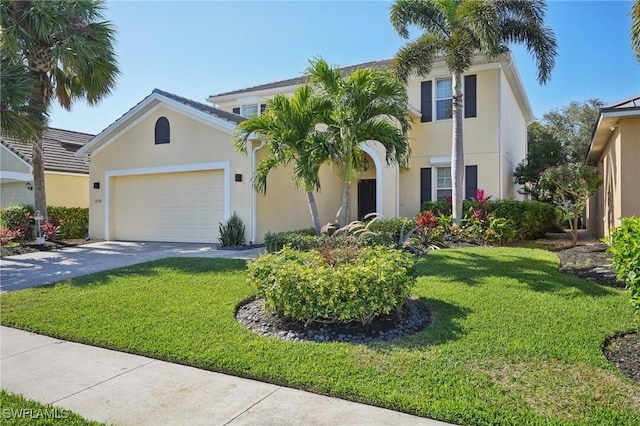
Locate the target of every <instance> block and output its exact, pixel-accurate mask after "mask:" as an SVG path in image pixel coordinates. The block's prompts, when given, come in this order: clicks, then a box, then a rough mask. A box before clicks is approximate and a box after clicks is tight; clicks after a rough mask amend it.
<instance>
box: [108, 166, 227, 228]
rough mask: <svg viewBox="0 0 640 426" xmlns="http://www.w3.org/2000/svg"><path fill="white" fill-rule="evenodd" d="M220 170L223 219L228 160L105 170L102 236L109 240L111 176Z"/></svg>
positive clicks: (225, 213) (225, 208) (225, 217)
mask: <svg viewBox="0 0 640 426" xmlns="http://www.w3.org/2000/svg"><path fill="white" fill-rule="evenodd" d="M215 170H222V171H223V172H224V219H225V220H227V219H228V218H229V217H230V216H231V164H230V163H229V161H220V162H215V163H196V164H177V165H171V166H161V167H141V168H138V169H119V170H107V171H106V172H105V174H104V194H105V195H104V198H105V200H104V236H105V239H106V240H107V241H110V240H111V233H110V219H111V217H110V214H109V211H110V208H109V203H110V200H109V196H110V183H111V178H112V177H117V176H135V175H148V174H158V173H181V172H200V171H215Z"/></svg>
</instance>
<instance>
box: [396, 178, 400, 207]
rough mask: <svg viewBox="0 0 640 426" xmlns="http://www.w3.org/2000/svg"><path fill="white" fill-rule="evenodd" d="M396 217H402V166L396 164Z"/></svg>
mask: <svg viewBox="0 0 640 426" xmlns="http://www.w3.org/2000/svg"><path fill="white" fill-rule="evenodd" d="M396 217H400V167H397V166H396Z"/></svg>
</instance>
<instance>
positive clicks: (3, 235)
mask: <svg viewBox="0 0 640 426" xmlns="http://www.w3.org/2000/svg"><path fill="white" fill-rule="evenodd" d="M17 238H18V233H17V232H16V231H12V230H11V229H8V228H2V229H0V244H1V245H3V246H5V245H7V244H9V243H10V242H12V241H13V240H15V239H17Z"/></svg>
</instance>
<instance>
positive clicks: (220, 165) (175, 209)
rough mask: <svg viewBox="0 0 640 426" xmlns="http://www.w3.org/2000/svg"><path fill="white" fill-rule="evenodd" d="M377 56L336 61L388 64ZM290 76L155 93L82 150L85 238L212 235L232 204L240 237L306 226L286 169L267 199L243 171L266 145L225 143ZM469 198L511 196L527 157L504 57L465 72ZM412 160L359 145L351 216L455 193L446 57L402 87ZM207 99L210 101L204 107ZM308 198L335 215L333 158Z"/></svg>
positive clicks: (516, 88)
mask: <svg viewBox="0 0 640 426" xmlns="http://www.w3.org/2000/svg"><path fill="white" fill-rule="evenodd" d="M389 65H390V61H389V60H385V61H375V62H369V63H366V64H360V65H356V66H354V67H348V68H344V69H343V71H344V72H348V71H350V70H351V69H355V68H357V67H367V66H373V67H383V68H386V67H389ZM303 81H304V79H303V78H302V77H300V78H293V79H288V80H283V81H279V82H274V83H269V84H264V85H261V86H255V87H251V88H248V89H242V90H236V91H232V92H226V93H221V94H217V95H213V96H210V97H209V98H208V99H207V100H208V101H209V103H210V104H211V105H205V104H201V103H198V102H195V101H192V100H189V99H185V98H182V97H180V96H177V95H174V94H171V93H167V92H164V91H162V90H158V89H156V90H154V91H153V92H152V93H151V94H150V95H149V96H147V97H146V98H145V99H144V100H142V101H141V102H140V103H139V104H138V105H136V106H134V107H133V108H132V109H131V110H129V111H128V112H127V113H125V114H124V115H123V116H122V117H121V118H119V119H118V120H116V122H114V123H113V124H112V125H110V126H109V127H108V128H106V129H105V130H104V131H102V132H101V133H100V134H99V135H97V136H96V137H95V138H94V139H93V140H92V141H91V142H89V143H88V144H87V145H85V146H84V147H83V148H81V149H80V150H79V151H78V153H77V155H79V156H86V157H88V158H89V160H90V163H91V174H90V180H91V190H90V235H91V237H92V238H98V239H107V240H112V239H116V240H155V241H184V242H216V241H217V236H218V222H222V221H223V220H224V219H225V218H227V217H228V216H229V215H230V214H231V213H232V212H234V211H235V212H237V213H238V215H239V216H240V217H241V218H242V219H243V221H244V223H245V225H246V235H245V239H246V241H247V242H258V243H259V242H262V241H263V239H264V235H265V234H266V233H267V232H270V231H271V232H276V231H282V230H292V229H300V228H307V227H309V226H310V225H311V220H310V217H309V211H308V205H307V201H306V197H305V194H304V193H303V192H302V191H299V190H297V189H296V188H295V186H294V184H293V183H292V180H291V171H290V170H287V169H277V170H275V171H273V172H272V173H271V174H270V175H269V178H268V180H267V193H266V195H264V196H263V195H259V194H256V192H255V191H254V190H253V188H252V185H251V176H252V174H253V171H254V170H255V167H256V164H258V162H259V161H260V160H261V159H262V158H263V157H264V155H265V151H264V149H263V147H264V143H263V141H260V140H254V141H251V142H250V146H248V147H247V148H248V149H247V151H248V154H249V155H248V156H243V155H241V154H238V153H237V152H236V150H235V149H234V146H233V132H234V130H235V127H236V125H237V124H238V123H239V122H240V121H242V120H244V119H245V118H244V117H249V116H252V115H255V114H260V113H262V112H263V111H264V109H265V108H266V103H267V100H268V99H270V98H271V97H273V96H274V95H275V94H278V93H282V94H291V93H293V91H294V90H295V88H296V86H297V85H298V84H300V83H301V82H303ZM464 91H465V119H464V123H463V126H464V138H465V164H466V179H465V189H466V195H467V196H468V197H469V196H475V191H476V188H482V189H484V190H485V191H486V193H487V194H491V195H493V197H494V198H516V197H519V195H518V192H517V188H516V187H515V186H514V184H513V182H512V173H513V171H514V169H515V166H516V165H517V164H518V163H519V162H520V161H521V160H522V159H523V158H524V157H525V154H526V128H527V124H528V122H530V121H532V120H533V114H532V112H531V108H530V106H529V103H528V100H527V97H526V94H525V91H524V88H523V86H522V83H521V81H520V78H519V75H518V71H517V68H516V65H515V63H514V62H513V58H512V56H511V55H510V54H505V55H504V56H503V57H501V59H499V60H494V61H488V60H486V59H484V58H482V57H476V58H475V59H474V63H473V65H472V66H471V68H470V69H469V72H468V73H467V74H466V75H465V76H464ZM408 93H409V108H410V110H411V115H412V117H411V118H412V121H413V124H412V129H411V132H410V135H409V137H410V144H411V149H412V156H411V158H410V162H409V165H408V167H407V168H399V167H397V166H388V165H387V164H386V163H385V153H384V150H383V148H382V146H381V145H380V144H379V143H377V142H375V141H365V142H363V144H362V145H361V147H362V151H363V153H364V154H363V155H364V157H365V158H364V160H365V161H364V163H365V165H368V168H367V170H366V171H365V172H364V173H362V174H361V175H360V176H358V177H357V179H356V180H354V182H353V188H354V189H353V190H352V195H353V199H352V203H351V205H352V206H353V207H352V211H351V212H350V215H351V218H352V219H357V218H360V217H362V216H363V215H364V214H366V213H370V212H372V211H375V212H378V213H381V214H382V215H383V216H384V217H395V216H408V217H412V216H414V215H415V214H416V213H417V212H418V211H419V209H420V205H421V203H422V202H424V201H428V200H435V199H442V198H443V197H445V196H446V195H448V194H450V193H451V178H450V170H451V169H450V163H451V133H452V119H451V78H450V75H449V74H448V72H447V70H446V67H445V64H444V62H443V61H437V62H436V63H435V64H434V67H433V71H432V73H431V75H429V76H426V77H417V76H416V77H414V78H412V79H411V80H410V81H409V83H408ZM212 105H213V106H212ZM320 180H321V187H322V190H321V192H320V193H318V194H317V196H316V201H317V204H318V209H319V214H320V219H321V221H322V222H324V223H327V222H330V221H333V220H334V219H335V216H336V213H337V211H338V209H339V207H340V205H341V195H342V191H341V188H342V186H341V182H340V180H339V177H338V170H336V166H332V165H326V166H323V167H322V169H321V171H320Z"/></svg>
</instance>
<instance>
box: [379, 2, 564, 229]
mask: <svg viewBox="0 0 640 426" xmlns="http://www.w3.org/2000/svg"><path fill="white" fill-rule="evenodd" d="M545 11H546V3H545V2H544V1H543V0H530V1H523V0H497V1H496V0H397V1H396V2H395V3H394V4H393V5H392V6H391V16H390V19H391V24H392V25H393V27H394V29H395V30H396V32H397V33H398V34H399V35H400V36H401V37H402V38H404V39H408V38H409V36H410V33H409V27H410V26H412V25H414V26H417V27H419V28H420V30H421V31H422V34H421V35H420V36H419V37H418V38H417V39H415V40H413V41H410V42H409V43H407V44H406V45H405V46H404V47H402V48H401V49H400V51H399V52H398V53H397V55H396V58H395V62H394V65H395V69H396V71H397V73H398V75H399V77H400V78H401V79H402V80H404V81H407V80H408V78H409V76H410V74H411V73H412V72H417V73H418V74H419V75H427V74H429V73H430V72H431V67H432V65H433V62H434V60H435V59H436V58H440V57H441V58H443V59H444V61H445V63H446V65H447V67H448V69H449V72H450V73H451V84H452V91H453V97H452V109H453V136H452V144H451V145H452V147H451V178H452V187H453V194H452V201H453V219H454V221H455V223H459V221H460V219H461V218H462V192H463V188H462V182H463V179H464V150H463V137H462V111H463V109H462V100H463V94H462V87H461V81H462V74H463V73H464V72H465V71H467V70H468V69H469V68H470V67H471V63H472V59H473V56H474V54H478V53H480V54H483V55H485V56H487V57H488V58H490V59H493V58H497V57H498V56H500V55H501V54H503V53H505V52H507V51H508V47H507V44H508V43H521V44H524V45H525V46H526V48H527V50H529V51H530V52H531V53H532V54H533V56H534V57H535V59H536V62H537V67H538V81H539V82H540V83H541V84H544V83H546V82H547V81H548V80H549V78H550V74H551V70H552V69H553V66H554V63H555V56H556V51H557V48H556V39H555V36H554V33H553V31H552V30H551V29H550V28H548V27H546V26H544V16H545Z"/></svg>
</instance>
